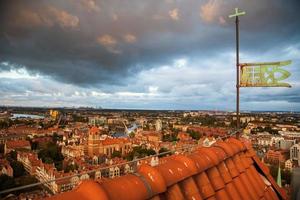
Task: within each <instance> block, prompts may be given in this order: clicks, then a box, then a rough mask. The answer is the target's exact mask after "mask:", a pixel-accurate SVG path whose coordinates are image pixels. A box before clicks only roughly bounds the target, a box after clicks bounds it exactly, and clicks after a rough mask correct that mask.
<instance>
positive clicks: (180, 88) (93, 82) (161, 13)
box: [0, 0, 300, 111]
mask: <svg viewBox="0 0 300 200" xmlns="http://www.w3.org/2000/svg"><path fill="white" fill-rule="evenodd" d="M1 4H2V5H1V13H2V14H1V17H0V21H1V24H3V26H1V27H0V45H1V49H0V78H1V79H0V94H1V97H0V102H1V105H8V106H43V107H44V106H45V107H64V106H67V107H72V106H77V107H79V106H87V107H99V106H101V107H103V108H116V109H122V108H124V109H158V110H159V109H170V110H198V109H199V110H201V109H207V110H234V109H235V38H234V36H235V35H234V34H235V33H234V21H233V20H230V19H229V18H228V14H230V13H231V12H232V10H233V9H234V8H235V7H240V8H242V9H243V10H246V12H247V15H246V16H244V17H243V18H241V24H240V30H241V33H240V39H241V42H240V43H241V44H240V50H241V52H240V53H241V54H240V61H241V62H262V61H280V60H292V61H293V63H292V64H291V65H290V66H288V67H287V68H286V69H287V70H288V71H290V72H291V73H292V76H291V77H290V78H288V79H287V82H289V83H290V84H291V85H292V88H242V89H241V110H274V111H277V110H278V111H281V110H282V111H300V81H299V80H300V79H299V77H300V76H299V75H300V68H299V64H300V35H299V27H300V26H299V21H297V19H298V18H299V17H300V16H299V13H297V10H298V8H300V5H299V2H297V1H290V3H289V4H287V3H285V1H283V0H281V1H277V2H275V3H274V1H271V0H268V1H264V2H261V1H258V0H256V1H251V2H249V1H234V0H231V1H226V2H225V1H222V0H208V1H200V2H199V1H193V0H189V1H186V2H182V1H172V0H166V1H163V2H158V1H157V2H156V1H151V2H147V1H136V2H132V3H131V4H127V3H126V2H123V1H122V2H119V1H107V2H106V1H93V0H88V1H84V0H82V1H72V0H70V1H64V2H60V1H42V2H39V3H36V2H34V1H28V2H26V3H24V2H22V1H17V0H15V1H4V2H3V3H1Z"/></svg>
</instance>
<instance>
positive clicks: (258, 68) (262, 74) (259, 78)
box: [229, 8, 292, 137]
mask: <svg viewBox="0 0 300 200" xmlns="http://www.w3.org/2000/svg"><path fill="white" fill-rule="evenodd" d="M245 14H246V12H245V11H240V10H239V9H238V8H235V13H233V14H231V15H229V18H233V17H235V30H236V126H237V130H238V131H239V128H240V87H291V85H290V84H288V83H283V82H279V81H282V80H285V79H286V78H288V77H289V76H290V72H288V71H286V70H284V69H282V68H281V67H282V66H286V65H289V64H291V62H292V61H291V60H287V61H281V62H262V63H242V64H240V61H239V16H243V15H245ZM240 72H241V77H240ZM278 74H280V75H281V76H279V77H278ZM240 78H241V81H240ZM237 137H239V133H238V134H237Z"/></svg>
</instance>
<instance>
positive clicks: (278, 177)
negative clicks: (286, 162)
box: [277, 162, 282, 187]
mask: <svg viewBox="0 0 300 200" xmlns="http://www.w3.org/2000/svg"><path fill="white" fill-rule="evenodd" d="M278 165H279V166H278V173H277V184H278V186H279V187H282V185H281V169H280V162H279V164H278Z"/></svg>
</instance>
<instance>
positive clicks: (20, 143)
mask: <svg viewBox="0 0 300 200" xmlns="http://www.w3.org/2000/svg"><path fill="white" fill-rule="evenodd" d="M6 147H7V148H9V149H17V148H29V147H30V143H29V141H27V140H9V141H7V142H6Z"/></svg>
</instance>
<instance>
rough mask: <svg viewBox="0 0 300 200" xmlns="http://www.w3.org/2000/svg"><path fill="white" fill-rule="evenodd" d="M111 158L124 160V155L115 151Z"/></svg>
mask: <svg viewBox="0 0 300 200" xmlns="http://www.w3.org/2000/svg"><path fill="white" fill-rule="evenodd" d="M111 157H112V158H116V157H118V158H122V153H121V151H114V152H113V153H112V154H111Z"/></svg>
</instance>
